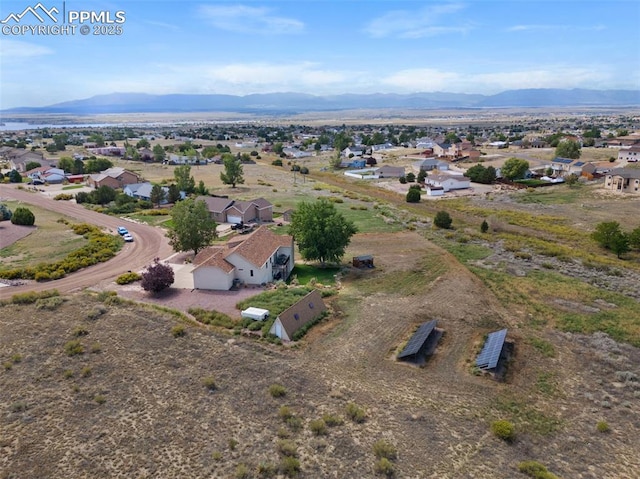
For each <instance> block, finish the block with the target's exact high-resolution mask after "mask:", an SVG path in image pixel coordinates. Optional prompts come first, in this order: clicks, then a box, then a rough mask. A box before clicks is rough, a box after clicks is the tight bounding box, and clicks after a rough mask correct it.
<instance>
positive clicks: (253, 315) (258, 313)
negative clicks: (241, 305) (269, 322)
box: [240, 307, 269, 321]
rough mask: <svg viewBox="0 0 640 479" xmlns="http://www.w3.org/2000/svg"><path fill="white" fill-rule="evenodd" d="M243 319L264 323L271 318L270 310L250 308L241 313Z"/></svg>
mask: <svg viewBox="0 0 640 479" xmlns="http://www.w3.org/2000/svg"><path fill="white" fill-rule="evenodd" d="M240 316H241V317H242V318H249V319H254V320H256V321H264V320H265V319H267V318H268V317H269V310H268V309H261V308H254V307H249V308H247V309H243V310H242V311H241V312H240Z"/></svg>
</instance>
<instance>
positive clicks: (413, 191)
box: [406, 188, 421, 203]
mask: <svg viewBox="0 0 640 479" xmlns="http://www.w3.org/2000/svg"><path fill="white" fill-rule="evenodd" d="M420 198H421V195H420V190H419V189H418V188H409V191H407V196H406V200H407V203H420Z"/></svg>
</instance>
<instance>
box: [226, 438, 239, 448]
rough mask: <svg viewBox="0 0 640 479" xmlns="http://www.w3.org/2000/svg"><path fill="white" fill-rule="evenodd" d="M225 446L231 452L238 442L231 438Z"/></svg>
mask: <svg viewBox="0 0 640 479" xmlns="http://www.w3.org/2000/svg"><path fill="white" fill-rule="evenodd" d="M227 445H228V446H229V450H230V451H233V450H234V449H235V448H236V446H237V445H238V441H236V440H235V439H233V438H231V439H229V441H227Z"/></svg>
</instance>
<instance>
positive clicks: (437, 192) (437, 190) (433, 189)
mask: <svg viewBox="0 0 640 479" xmlns="http://www.w3.org/2000/svg"><path fill="white" fill-rule="evenodd" d="M425 189H426V190H427V196H442V195H444V188H443V187H442V186H434V185H429V184H427V185H426V186H425Z"/></svg>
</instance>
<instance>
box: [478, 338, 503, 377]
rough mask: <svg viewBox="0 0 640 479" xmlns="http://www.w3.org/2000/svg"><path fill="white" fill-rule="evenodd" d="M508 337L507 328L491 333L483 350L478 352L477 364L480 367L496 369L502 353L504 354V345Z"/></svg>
mask: <svg viewBox="0 0 640 479" xmlns="http://www.w3.org/2000/svg"><path fill="white" fill-rule="evenodd" d="M506 337H507V330H506V329H501V330H500V331H495V332H493V333H489V335H488V336H487V340H486V341H485V343H484V347H483V348H482V351H480V354H478V357H477V358H476V366H478V367H479V368H480V369H494V368H495V367H496V366H497V365H498V361H499V360H500V354H502V347H503V346H504V340H505V338H506Z"/></svg>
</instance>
